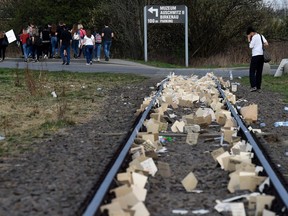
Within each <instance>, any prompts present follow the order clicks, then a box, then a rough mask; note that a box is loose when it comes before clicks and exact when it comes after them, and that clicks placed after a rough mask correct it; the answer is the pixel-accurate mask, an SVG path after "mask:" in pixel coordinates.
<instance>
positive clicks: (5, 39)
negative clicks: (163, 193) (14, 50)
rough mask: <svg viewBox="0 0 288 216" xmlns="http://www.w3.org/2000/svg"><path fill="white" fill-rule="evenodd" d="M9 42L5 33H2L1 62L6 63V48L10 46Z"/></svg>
mask: <svg viewBox="0 0 288 216" xmlns="http://www.w3.org/2000/svg"><path fill="white" fill-rule="evenodd" d="M8 44H9V42H8V39H7V36H6V35H5V32H2V31H1V32H0V62H1V61H4V59H5V53H6V48H7V46H8Z"/></svg>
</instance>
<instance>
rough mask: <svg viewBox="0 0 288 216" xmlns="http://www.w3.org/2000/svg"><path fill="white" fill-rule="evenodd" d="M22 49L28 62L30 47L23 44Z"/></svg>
mask: <svg viewBox="0 0 288 216" xmlns="http://www.w3.org/2000/svg"><path fill="white" fill-rule="evenodd" d="M22 47H23V53H24V58H25V60H27V59H28V55H29V50H28V46H27V44H22Z"/></svg>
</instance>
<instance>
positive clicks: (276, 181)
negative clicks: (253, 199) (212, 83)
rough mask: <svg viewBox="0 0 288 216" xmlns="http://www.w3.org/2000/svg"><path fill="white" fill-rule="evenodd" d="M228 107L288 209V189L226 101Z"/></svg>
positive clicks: (221, 91) (223, 94)
mask: <svg viewBox="0 0 288 216" xmlns="http://www.w3.org/2000/svg"><path fill="white" fill-rule="evenodd" d="M216 84H217V86H218V90H219V92H220V93H221V95H222V97H223V99H224V100H225V99H226V96H225V93H224V91H223V90H222V89H221V86H220V84H219V82H218V81H216ZM226 105H227V107H228V109H229V110H230V112H231V113H232V115H233V117H234V118H235V120H236V121H237V124H238V125H239V127H240V128H241V129H242V131H243V132H244V135H245V136H246V138H247V141H248V142H249V143H250V144H251V145H252V147H253V150H254V152H255V154H256V155H257V157H258V159H259V161H260V162H261V164H262V166H263V168H264V169H265V171H266V173H267V175H268V176H269V178H270V180H271V182H272V184H273V185H274V187H275V189H276V191H277V192H278V194H279V196H280V197H281V199H282V201H283V203H284V204H285V205H286V208H288V192H287V190H286V188H285V187H284V186H283V184H282V183H281V181H280V180H279V178H278V177H277V174H276V173H275V172H274V170H273V168H272V167H271V165H270V164H269V162H268V160H267V158H266V157H265V155H264V154H263V152H262V151H261V149H260V147H259V146H258V145H257V143H256V141H255V140H254V138H253V136H252V135H251V133H250V131H249V130H248V128H247V127H246V126H245V125H244V123H243V121H242V119H241V118H240V117H239V115H238V112H237V111H236V108H235V107H234V106H233V105H232V104H231V103H230V102H229V101H228V100H226Z"/></svg>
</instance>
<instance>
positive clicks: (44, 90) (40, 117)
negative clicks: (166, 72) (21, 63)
mask: <svg viewBox="0 0 288 216" xmlns="http://www.w3.org/2000/svg"><path fill="white" fill-rule="evenodd" d="M141 80H143V77H136V76H133V75H116V74H101V73H100V74H91V73H90V74H85V73H66V72H52V73H50V72H45V71H30V70H29V69H28V68H27V69H25V70H18V69H14V70H8V69H0V92H1V94H0V136H4V137H5V140H3V141H0V156H1V155H2V156H3V155H8V154H15V153H18V152H21V151H23V150H26V149H29V148H30V144H31V142H33V141H37V140H39V139H42V138H45V137H47V136H49V135H51V134H53V133H55V132H56V131H58V130H59V129H60V128H63V127H67V126H70V125H74V124H80V123H85V122H87V121H89V120H90V119H91V117H92V116H93V115H95V113H97V112H99V110H100V109H101V104H102V103H103V102H104V101H105V98H106V95H107V92H108V91H109V90H111V89H112V88H115V87H117V86H118V85H123V84H127V83H131V82H137V81H141ZM53 91H55V93H56V94H57V97H53V96H52V94H51V93H52V92H53Z"/></svg>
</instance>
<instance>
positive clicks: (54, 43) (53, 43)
mask: <svg viewBox="0 0 288 216" xmlns="http://www.w3.org/2000/svg"><path fill="white" fill-rule="evenodd" d="M57 43H58V41H57V37H56V36H53V37H51V52H52V54H51V55H52V57H54V56H55V54H56V53H57Z"/></svg>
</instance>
